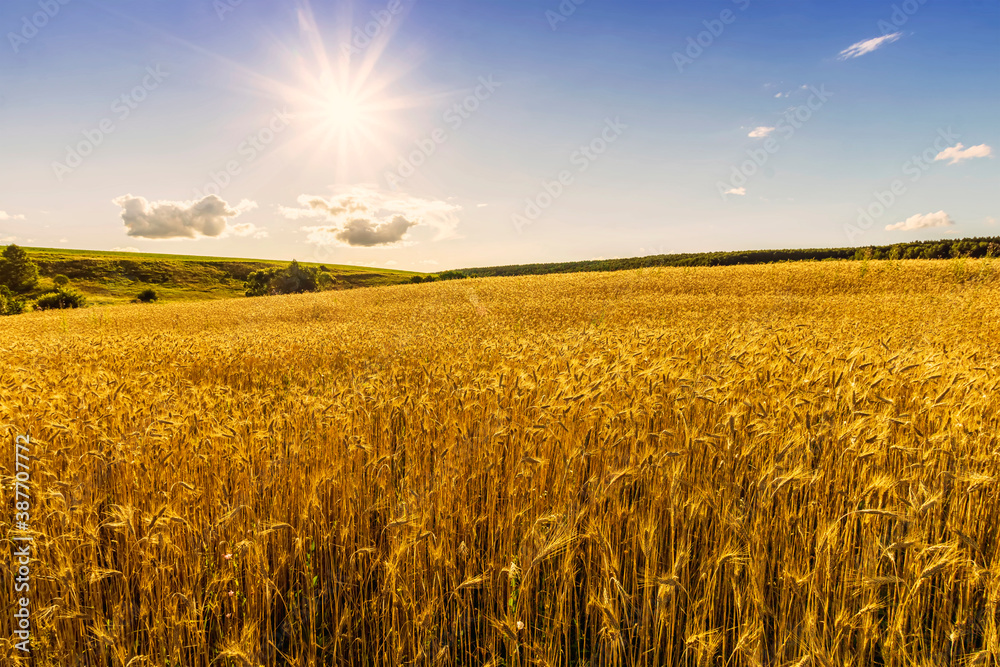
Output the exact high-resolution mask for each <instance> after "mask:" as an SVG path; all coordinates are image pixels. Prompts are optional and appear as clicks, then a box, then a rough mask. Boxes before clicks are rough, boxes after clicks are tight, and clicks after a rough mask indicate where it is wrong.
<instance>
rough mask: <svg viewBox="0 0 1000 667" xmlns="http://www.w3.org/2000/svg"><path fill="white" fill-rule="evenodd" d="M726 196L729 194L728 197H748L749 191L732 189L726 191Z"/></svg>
mask: <svg viewBox="0 0 1000 667" xmlns="http://www.w3.org/2000/svg"><path fill="white" fill-rule="evenodd" d="M725 194H727V195H739V196H740V197H746V195H747V189H746V188H731V189H729V190H726V192H725Z"/></svg>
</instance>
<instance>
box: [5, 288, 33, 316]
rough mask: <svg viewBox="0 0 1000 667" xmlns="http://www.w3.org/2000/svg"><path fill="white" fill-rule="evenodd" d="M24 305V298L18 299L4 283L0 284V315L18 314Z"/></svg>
mask: <svg viewBox="0 0 1000 667" xmlns="http://www.w3.org/2000/svg"><path fill="white" fill-rule="evenodd" d="M26 307H27V304H26V303H25V301H24V299H19V298H18V297H17V296H16V295H15V294H14V293H13V292H11V291H10V288H8V287H7V286H6V285H0V316H3V315H20V314H21V313H23V312H24V310H25V308H26Z"/></svg>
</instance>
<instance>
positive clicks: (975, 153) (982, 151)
mask: <svg viewBox="0 0 1000 667" xmlns="http://www.w3.org/2000/svg"><path fill="white" fill-rule="evenodd" d="M992 155H993V149H992V148H990V147H989V146H987V145H986V144H979V145H978V146H969V147H968V148H966V147H965V146H964V145H963V144H955V145H954V146H952V147H951V148H946V149H944V150H943V151H941V152H940V153H938V154H937V157H935V158H934V160H935V162H936V161H938V160H951V162H949V163H948V164H958V163H959V162H961V161H962V160H971V159H972V158H977V157H992Z"/></svg>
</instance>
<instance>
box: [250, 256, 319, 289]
mask: <svg viewBox="0 0 1000 667" xmlns="http://www.w3.org/2000/svg"><path fill="white" fill-rule="evenodd" d="M319 286H320V285H319V269H315V268H312V267H308V266H302V265H301V264H299V263H298V262H297V261H295V260H292V263H291V264H289V265H288V268H286V269H277V268H274V269H262V270H261V271H254V272H253V273H251V274H250V275H249V276H247V281H246V295H247V296H270V295H277V294H302V293H304V292H315V291H317V290H319Z"/></svg>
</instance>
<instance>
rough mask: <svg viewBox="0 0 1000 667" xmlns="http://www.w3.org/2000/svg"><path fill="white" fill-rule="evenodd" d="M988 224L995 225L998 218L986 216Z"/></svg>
mask: <svg viewBox="0 0 1000 667" xmlns="http://www.w3.org/2000/svg"><path fill="white" fill-rule="evenodd" d="M986 224H987V225H990V226H991V227H992V226H993V225H995V224H997V221H996V218H993V217H989V218H986Z"/></svg>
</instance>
